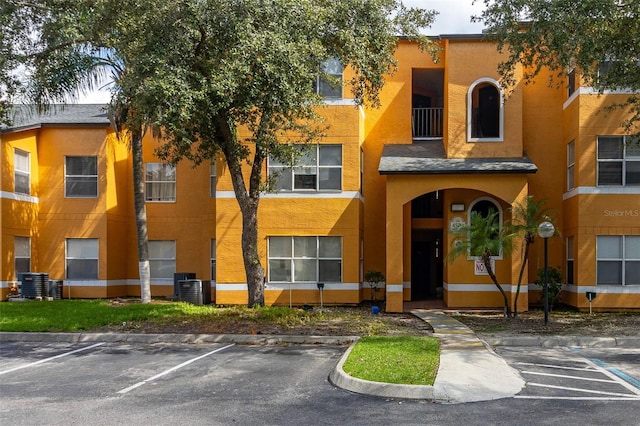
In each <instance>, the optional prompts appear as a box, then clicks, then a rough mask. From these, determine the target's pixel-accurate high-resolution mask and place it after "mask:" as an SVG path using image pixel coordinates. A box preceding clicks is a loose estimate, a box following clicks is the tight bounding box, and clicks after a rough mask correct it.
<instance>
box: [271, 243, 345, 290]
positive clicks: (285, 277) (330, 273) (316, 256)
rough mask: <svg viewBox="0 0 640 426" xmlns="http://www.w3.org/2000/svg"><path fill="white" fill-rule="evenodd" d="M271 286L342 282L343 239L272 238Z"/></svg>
mask: <svg viewBox="0 0 640 426" xmlns="http://www.w3.org/2000/svg"><path fill="white" fill-rule="evenodd" d="M269 282H309V283H318V282H322V283H325V282H342V238H341V237H270V238H269Z"/></svg>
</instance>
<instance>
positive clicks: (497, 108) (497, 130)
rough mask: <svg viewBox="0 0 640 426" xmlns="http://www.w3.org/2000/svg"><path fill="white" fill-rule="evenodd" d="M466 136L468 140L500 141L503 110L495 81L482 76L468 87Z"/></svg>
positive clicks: (500, 93)
mask: <svg viewBox="0 0 640 426" xmlns="http://www.w3.org/2000/svg"><path fill="white" fill-rule="evenodd" d="M467 114H468V117H467V136H468V139H469V140H470V141H490V142H502V140H503V127H504V111H503V99H502V90H501V88H500V85H499V84H498V82H497V81H495V80H492V79H489V78H483V79H480V80H477V81H476V82H475V83H473V84H472V85H471V87H469V93H468V99H467Z"/></svg>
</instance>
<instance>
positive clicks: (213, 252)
mask: <svg viewBox="0 0 640 426" xmlns="http://www.w3.org/2000/svg"><path fill="white" fill-rule="evenodd" d="M211 281H213V282H215V281H216V240H211Z"/></svg>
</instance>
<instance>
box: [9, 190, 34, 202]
mask: <svg viewBox="0 0 640 426" xmlns="http://www.w3.org/2000/svg"><path fill="white" fill-rule="evenodd" d="M0 198H2V199H5V200H14V201H24V202H26V203H34V204H38V203H39V202H40V199H39V198H38V197H34V196H32V195H27V194H18V193H16V192H7V191H0Z"/></svg>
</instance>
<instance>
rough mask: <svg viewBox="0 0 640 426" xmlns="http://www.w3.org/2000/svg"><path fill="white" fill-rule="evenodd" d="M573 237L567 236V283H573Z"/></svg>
mask: <svg viewBox="0 0 640 426" xmlns="http://www.w3.org/2000/svg"><path fill="white" fill-rule="evenodd" d="M573 251H574V247H573V237H567V284H574V280H573V257H574V254H573Z"/></svg>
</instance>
